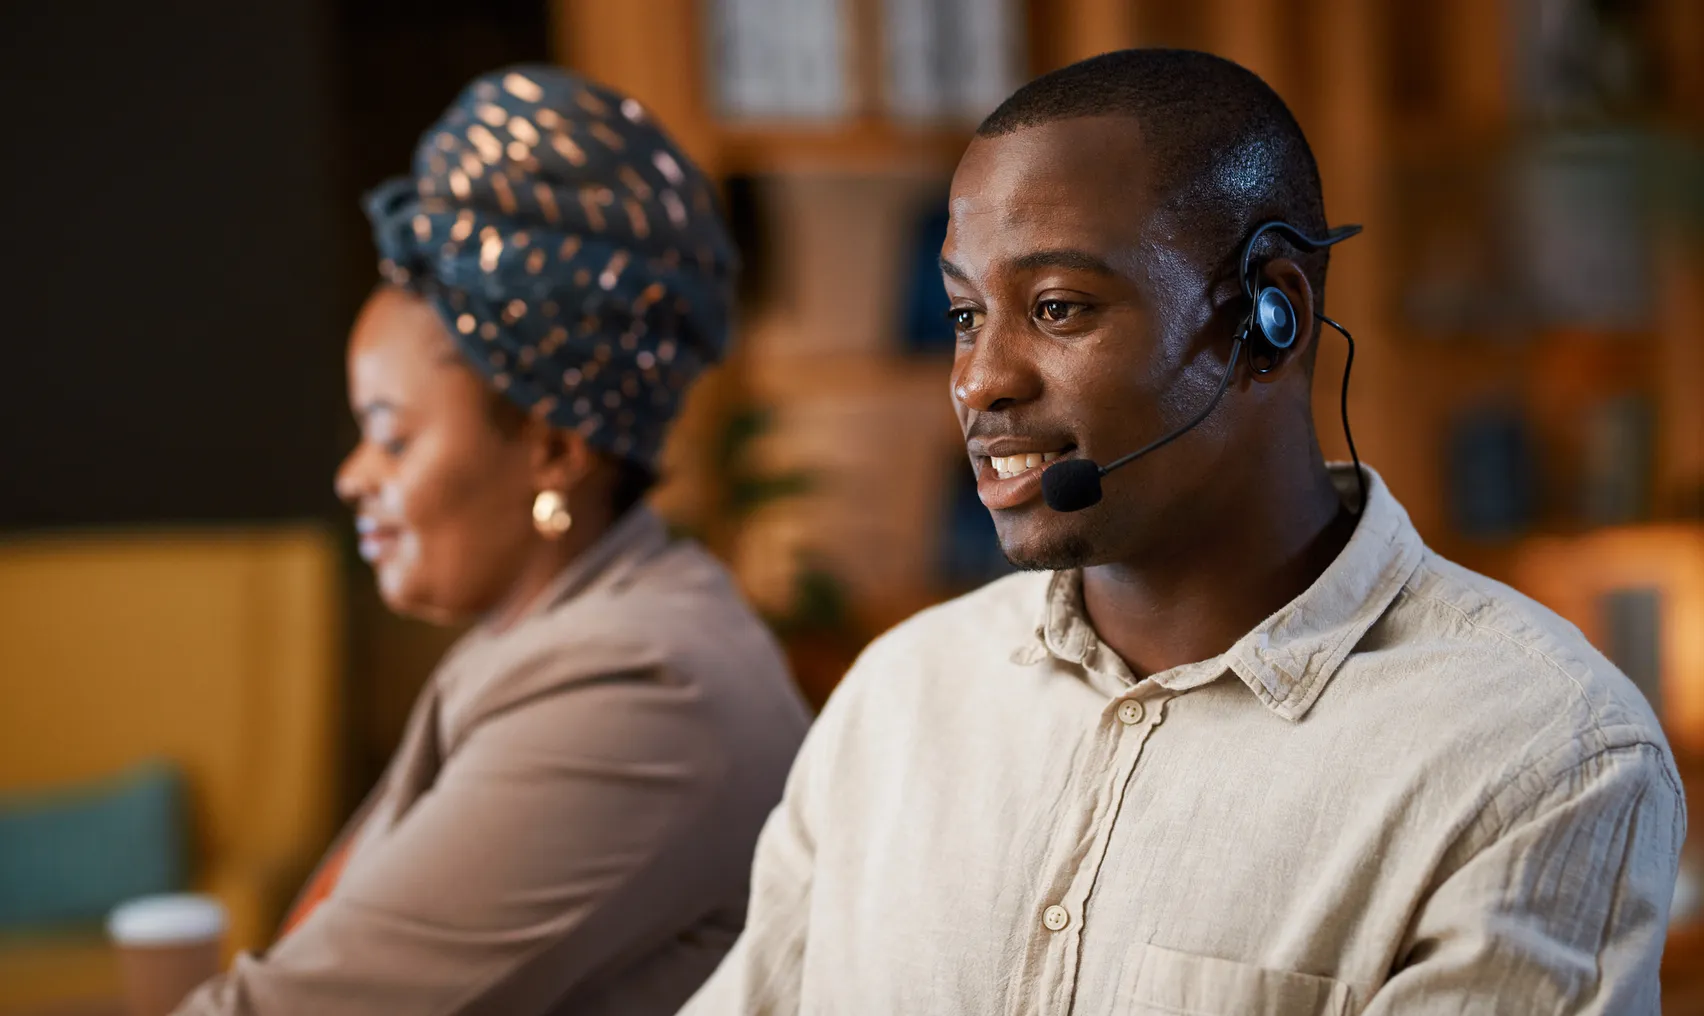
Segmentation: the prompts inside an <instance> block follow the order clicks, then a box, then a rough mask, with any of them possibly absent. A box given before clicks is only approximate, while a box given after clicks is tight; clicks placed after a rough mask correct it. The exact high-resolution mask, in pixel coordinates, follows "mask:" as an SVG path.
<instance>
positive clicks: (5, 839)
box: [0, 762, 188, 930]
mask: <svg viewBox="0 0 1704 1016" xmlns="http://www.w3.org/2000/svg"><path fill="white" fill-rule="evenodd" d="M186 814H187V812H186V810H185V807H184V786H183V778H182V776H181V775H180V774H179V772H178V770H177V769H176V768H175V767H173V766H171V765H169V764H166V763H160V762H151V763H145V764H143V765H139V766H136V767H135V768H133V769H130V770H127V771H126V772H124V773H122V774H121V775H119V776H117V777H114V778H111V779H106V780H101V781H98V782H95V783H88V784H82V785H79V786H74V787H63V788H58V789H55V790H52V791H46V792H35V793H28V794H12V795H0V929H10V930H21V929H31V928H40V927H44V926H51V925H56V924H71V923H76V922H83V921H91V920H99V919H101V918H102V917H104V916H105V915H106V913H107V911H109V910H111V909H112V908H113V907H114V906H116V905H118V904H119V903H122V902H124V901H125V900H128V899H131V898H132V897H136V896H145V895H148V894H150V893H163V892H177V891H180V890H182V889H183V888H185V881H186V879H187V867H188V865H187V863H186V861H187V859H186V856H185V854H186V851H185V845H186V840H187V836H186V832H187V826H186V820H185V816H186Z"/></svg>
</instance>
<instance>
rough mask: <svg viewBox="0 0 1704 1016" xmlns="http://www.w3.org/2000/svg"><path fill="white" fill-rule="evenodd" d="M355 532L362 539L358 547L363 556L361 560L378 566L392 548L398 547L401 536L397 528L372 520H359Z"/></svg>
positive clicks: (358, 542) (356, 522)
mask: <svg viewBox="0 0 1704 1016" xmlns="http://www.w3.org/2000/svg"><path fill="white" fill-rule="evenodd" d="M355 532H356V535H357V536H359V538H360V539H359V540H358V541H357V544H356V546H357V549H358V550H359V552H360V554H361V560H363V561H365V562H367V563H368V564H377V563H378V562H379V560H380V559H381V558H383V557H385V556H386V555H387V554H389V553H390V550H391V548H392V547H395V546H396V541H397V537H398V536H399V535H400V531H399V530H398V529H396V527H394V526H385V525H380V524H379V523H376V522H373V521H372V520H370V519H357V520H356V521H355Z"/></svg>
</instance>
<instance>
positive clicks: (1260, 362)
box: [1041, 220, 1367, 512]
mask: <svg viewBox="0 0 1704 1016" xmlns="http://www.w3.org/2000/svg"><path fill="white" fill-rule="evenodd" d="M1360 231H1361V227H1360V226H1343V227H1341V228H1339V229H1334V230H1332V231H1331V232H1330V233H1328V234H1326V236H1325V238H1324V239H1320V240H1316V239H1313V238H1312V237H1309V236H1307V235H1306V234H1304V233H1303V232H1302V231H1301V230H1299V229H1297V228H1296V227H1294V226H1292V225H1290V224H1289V223H1287V222H1280V221H1277V220H1272V221H1268V222H1263V223H1261V224H1260V225H1259V226H1257V227H1255V230H1254V232H1253V233H1252V234H1251V235H1250V236H1249V238H1248V242H1246V243H1245V244H1243V249H1242V274H1241V275H1240V276H1239V278H1240V279H1241V281H1242V287H1243V295H1244V296H1246V297H1247V298H1248V300H1249V312H1248V317H1246V318H1244V319H1243V322H1242V324H1241V326H1240V328H1239V330H1238V332H1237V334H1236V336H1235V338H1234V339H1233V340H1232V343H1231V359H1230V362H1229V363H1227V364H1225V373H1224V374H1223V375H1222V376H1221V377H1220V378H1219V387H1218V389H1217V390H1215V391H1214V392H1213V397H1212V398H1211V399H1209V400H1208V402H1207V405H1206V406H1205V407H1203V408H1202V410H1201V411H1200V412H1199V413H1196V414H1195V416H1194V418H1193V419H1191V420H1190V421H1189V422H1188V423H1186V424H1184V425H1183V426H1181V427H1179V428H1177V429H1176V430H1174V431H1172V432H1171V433H1169V434H1167V435H1165V436H1164V437H1162V438H1160V439H1158V440H1156V441H1152V442H1150V443H1148V444H1146V445H1143V446H1142V447H1141V448H1138V449H1136V450H1135V451H1133V452H1131V453H1130V454H1128V455H1125V456H1123V457H1121V458H1117V459H1114V460H1113V461H1111V462H1109V463H1107V464H1106V465H1104V466H1102V465H1100V464H1098V463H1096V462H1095V461H1094V460H1092V459H1063V460H1061V461H1059V462H1055V463H1054V464H1053V465H1051V466H1048V467H1047V469H1046V470H1044V471H1043V472H1042V474H1041V497H1042V500H1043V501H1045V502H1046V503H1047V507H1049V508H1051V509H1053V510H1054V511H1056V512H1076V511H1082V510H1083V509H1084V508H1088V507H1090V506H1092V505H1096V504H1099V503H1100V499H1101V477H1103V476H1105V475H1106V474H1108V473H1110V472H1112V471H1113V470H1114V469H1118V468H1121V467H1123V466H1127V465H1129V464H1130V463H1132V462H1135V461H1136V460H1137V459H1139V458H1141V457H1142V456H1144V455H1146V454H1148V453H1149V452H1153V451H1158V450H1159V449H1161V448H1164V447H1165V446H1166V445H1168V444H1171V443H1172V442H1173V441H1175V440H1177V439H1178V438H1180V437H1182V436H1183V435H1185V434H1187V433H1189V432H1190V431H1192V430H1194V429H1195V428H1196V427H1197V426H1199V425H1200V424H1201V422H1202V421H1203V420H1205V419H1207V417H1208V416H1210V415H1212V413H1213V410H1214V408H1215V407H1217V406H1218V405H1219V399H1220V398H1222V397H1223V396H1224V394H1225V389H1226V388H1227V387H1229V386H1230V383H1231V375H1232V374H1234V373H1236V369H1237V358H1238V357H1239V356H1240V355H1241V354H1242V349H1243V345H1244V344H1245V343H1247V344H1248V345H1249V346H1250V347H1251V349H1250V351H1249V363H1250V366H1251V369H1252V370H1254V372H1255V373H1257V374H1265V373H1267V372H1268V371H1270V370H1272V369H1273V368H1274V367H1276V366H1277V363H1278V358H1279V356H1280V355H1282V353H1283V352H1284V350H1286V349H1289V348H1290V347H1291V346H1293V345H1295V344H1296V337H1297V335H1296V311H1295V308H1294V307H1292V306H1290V299H1289V297H1287V296H1285V295H1284V293H1283V291H1282V290H1280V289H1279V288H1278V287H1276V286H1271V285H1263V284H1261V283H1260V281H1259V280H1258V279H1257V278H1255V276H1254V275H1253V274H1251V273H1250V271H1249V259H1250V258H1251V257H1252V256H1253V253H1254V246H1255V244H1256V243H1257V242H1259V240H1260V238H1261V237H1262V236H1264V235H1265V234H1266V233H1269V232H1277V233H1282V234H1284V235H1285V236H1287V237H1288V238H1289V239H1290V241H1291V242H1292V243H1293V244H1295V245H1296V246H1297V247H1299V248H1300V249H1302V250H1303V251H1308V252H1312V251H1316V250H1321V249H1323V248H1326V247H1330V246H1331V245H1332V244H1335V243H1340V242H1342V241H1344V240H1347V239H1349V238H1350V237H1352V236H1354V235H1355V234H1356V233H1359V232H1360ZM1316 316H1317V317H1318V318H1319V320H1320V321H1322V322H1324V323H1325V324H1328V325H1330V326H1331V327H1333V328H1335V329H1337V330H1338V331H1339V332H1342V333H1343V337H1344V338H1345V339H1347V340H1348V342H1349V358H1348V360H1347V361H1345V363H1344V365H1343V435H1344V437H1345V438H1346V439H1347V440H1348V442H1349V455H1350V457H1351V458H1353V459H1354V462H1355V479H1356V481H1357V482H1359V483H1360V485H1361V504H1362V505H1363V506H1364V505H1365V504H1366V503H1367V481H1366V479H1365V478H1364V477H1363V476H1362V475H1361V457H1360V456H1359V455H1358V454H1356V452H1355V438H1354V437H1353V436H1352V435H1350V433H1349V369H1350V367H1352V366H1354V363H1355V339H1354V337H1353V336H1351V335H1350V334H1349V332H1348V331H1347V330H1345V329H1344V327H1343V326H1342V325H1340V324H1338V323H1337V322H1335V321H1333V320H1331V319H1330V318H1328V317H1326V316H1325V315H1324V314H1316Z"/></svg>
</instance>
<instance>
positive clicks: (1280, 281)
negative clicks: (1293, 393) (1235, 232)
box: [1255, 258, 1319, 381]
mask: <svg viewBox="0 0 1704 1016" xmlns="http://www.w3.org/2000/svg"><path fill="white" fill-rule="evenodd" d="M1260 278H1261V280H1262V281H1263V282H1264V284H1266V285H1269V286H1273V287H1276V288H1277V290H1278V291H1279V292H1281V293H1283V294H1284V296H1285V297H1286V298H1287V299H1288V300H1289V301H1290V309H1291V310H1293V311H1295V313H1296V341H1295V342H1294V343H1293V344H1291V346H1290V348H1289V349H1286V350H1283V351H1282V352H1281V355H1280V356H1279V357H1278V362H1277V363H1276V364H1275V365H1274V366H1273V368H1272V370H1270V371H1268V372H1267V373H1265V374H1256V375H1255V378H1256V379H1257V380H1260V381H1275V380H1277V379H1278V378H1280V377H1288V376H1290V375H1291V374H1292V373H1294V372H1296V371H1300V372H1302V373H1304V374H1305V373H1307V364H1308V363H1309V362H1310V361H1311V360H1312V358H1313V347H1314V343H1316V342H1317V341H1319V322H1318V321H1317V320H1315V318H1314V291H1313V286H1312V284H1310V283H1309V282H1308V277H1307V274H1306V273H1305V272H1303V271H1302V268H1301V266H1300V265H1298V264H1296V262H1294V261H1292V260H1290V259H1289V258H1274V259H1272V260H1271V261H1268V262H1266V264H1265V265H1263V266H1261V269H1260Z"/></svg>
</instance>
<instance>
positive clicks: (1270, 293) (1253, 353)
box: [1243, 279, 1297, 374]
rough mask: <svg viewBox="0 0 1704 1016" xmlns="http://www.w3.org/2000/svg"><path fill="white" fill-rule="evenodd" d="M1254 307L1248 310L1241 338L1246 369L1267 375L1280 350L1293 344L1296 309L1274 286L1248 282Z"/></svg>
mask: <svg viewBox="0 0 1704 1016" xmlns="http://www.w3.org/2000/svg"><path fill="white" fill-rule="evenodd" d="M1249 288H1251V289H1254V291H1255V292H1254V305H1253V306H1252V307H1251V308H1249V313H1248V318H1247V319H1246V324H1245V326H1244V330H1243V336H1244V337H1245V338H1246V339H1247V340H1248V347H1249V349H1248V363H1249V369H1250V370H1252V371H1254V372H1255V373H1256V374H1266V373H1269V372H1270V371H1271V370H1272V369H1273V368H1275V367H1277V366H1278V360H1279V359H1280V358H1281V357H1282V356H1283V355H1284V351H1285V350H1287V349H1289V348H1290V347H1291V346H1294V345H1295V344H1296V331H1297V329H1296V308H1295V307H1294V306H1292V305H1291V303H1290V298H1289V297H1287V296H1285V295H1284V291H1283V290H1281V289H1279V288H1278V287H1277V286H1262V285H1258V284H1257V283H1255V282H1254V281H1253V280H1252V279H1251V280H1249Z"/></svg>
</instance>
